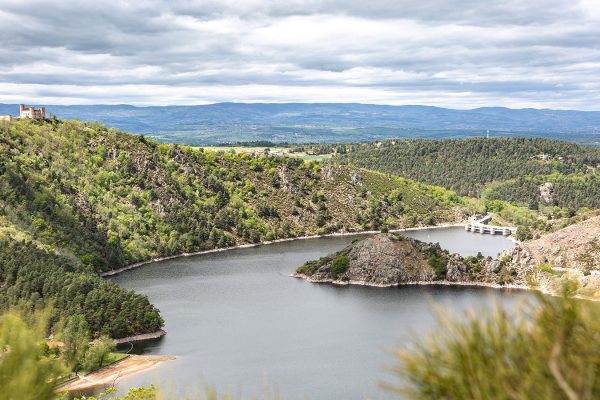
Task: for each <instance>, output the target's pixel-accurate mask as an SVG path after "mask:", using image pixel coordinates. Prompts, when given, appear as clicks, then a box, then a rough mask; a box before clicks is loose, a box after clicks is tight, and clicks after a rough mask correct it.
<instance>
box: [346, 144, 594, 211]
mask: <svg viewBox="0 0 600 400" xmlns="http://www.w3.org/2000/svg"><path fill="white" fill-rule="evenodd" d="M348 149H349V150H350V152H349V153H348V154H346V155H344V156H343V159H345V160H347V161H349V162H350V163H352V164H354V165H358V166H361V167H365V168H373V169H376V170H379V171H384V172H389V173H393V174H398V175H401V176H405V177H407V178H411V179H418V180H419V181H421V182H425V183H428V184H432V185H440V186H443V187H446V188H448V189H451V190H454V191H456V192H458V193H459V194H462V195H470V196H482V195H489V198H490V199H500V200H505V201H510V202H515V203H518V204H520V205H525V206H530V207H531V208H537V207H538V206H539V205H557V206H559V207H562V208H572V209H578V208H581V207H589V208H599V207H600V179H598V172H597V168H598V166H599V165H600V148H596V147H587V146H579V145H576V144H573V143H569V142H561V141H555V140H546V139H531V138H474V139H459V140H400V141H389V142H383V143H374V144H367V145H354V146H351V147H349V148H348ZM547 182H549V183H550V185H547V190H546V191H545V190H544V189H543V188H540V186H542V185H544V184H546V183H547ZM488 187H489V188H490V190H489V191H487V192H486V191H485V189H486V188H488ZM546 192H547V195H546Z"/></svg>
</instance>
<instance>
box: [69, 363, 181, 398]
mask: <svg viewBox="0 0 600 400" xmlns="http://www.w3.org/2000/svg"><path fill="white" fill-rule="evenodd" d="M174 359H175V357H173V356H141V355H130V356H129V357H127V358H124V359H123V360H121V361H117V362H116V363H113V364H110V365H108V366H106V367H104V368H101V369H99V370H98V371H96V372H92V373H91V374H88V375H85V376H80V377H79V379H77V380H75V381H71V382H68V383H66V384H65V385H63V386H61V387H59V388H58V391H59V392H62V391H67V392H77V391H79V390H81V391H84V390H89V389H93V388H98V387H103V386H106V387H110V386H114V385H115V384H116V383H118V381H119V380H120V379H121V378H123V377H125V376H128V375H133V374H136V373H138V372H141V371H144V370H147V369H150V368H152V367H155V366H156V365H158V364H160V363H161V362H164V361H169V360H174Z"/></svg>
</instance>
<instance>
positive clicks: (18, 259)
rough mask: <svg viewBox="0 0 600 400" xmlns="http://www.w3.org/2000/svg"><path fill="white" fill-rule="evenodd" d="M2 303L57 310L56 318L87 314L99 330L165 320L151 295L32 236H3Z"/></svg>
mask: <svg viewBox="0 0 600 400" xmlns="http://www.w3.org/2000/svg"><path fill="white" fill-rule="evenodd" d="M0 288H2V290H1V291H0V309H4V310H6V309H8V308H10V307H19V308H24V309H25V310H26V311H28V312H34V311H35V310H41V309H46V308H48V307H50V308H51V309H52V311H53V316H52V322H53V323H54V325H57V324H61V323H62V322H64V321H66V320H67V319H68V318H74V317H77V316H78V315H80V316H82V317H83V318H84V319H85V321H86V323H87V325H88V326H89V328H90V330H91V331H92V332H94V333H95V334H105V335H110V336H111V337H114V338H118V337H123V336H128V335H135V334H137V333H142V332H153V331H156V330H158V329H160V328H161V327H162V324H163V321H162V319H161V317H160V315H159V313H158V310H156V309H155V308H154V307H153V306H152V305H151V304H150V303H149V301H148V299H147V298H146V297H145V296H142V295H139V294H136V293H134V292H132V291H127V290H124V289H122V288H120V287H118V286H117V285H115V284H114V283H112V282H110V281H107V280H104V279H102V278H100V277H98V276H96V275H95V274H92V273H89V272H85V271H82V269H81V265H80V264H79V263H76V262H74V261H73V260H70V259H68V258H66V257H62V256H59V255H56V254H51V253H48V252H47V251H45V250H43V249H40V248H38V247H37V246H35V245H33V244H32V243H31V242H17V241H14V240H8V239H2V238H0Z"/></svg>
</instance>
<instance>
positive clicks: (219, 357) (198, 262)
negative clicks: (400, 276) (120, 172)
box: [114, 228, 531, 400]
mask: <svg viewBox="0 0 600 400" xmlns="http://www.w3.org/2000/svg"><path fill="white" fill-rule="evenodd" d="M410 235H411V236H416V237H418V238H419V239H430V240H433V241H436V242H440V243H441V244H442V246H443V247H447V248H450V249H451V250H453V251H461V252H463V254H465V255H468V254H476V253H477V252H478V251H482V253H484V254H485V255H495V254H496V253H498V252H499V251H501V250H502V249H503V248H507V247H510V246H512V243H511V242H509V241H508V240H506V239H505V238H502V237H499V236H495V237H493V236H489V235H479V234H473V233H468V232H465V231H464V230H463V229H462V228H458V229H455V228H448V229H443V230H442V229H440V230H436V231H419V232H412V233H410ZM353 239H355V237H345V238H342V237H337V238H321V239H311V240H302V241H295V242H287V243H279V244H274V245H269V246H263V247H258V248H251V249H239V250H233V251H228V252H224V253H215V254H210V255H204V256H198V257H191V258H181V259H176V260H171V261H167V262H162V263H156V264H151V265H147V266H145V267H143V268H140V269H137V270H133V271H130V272H127V273H124V274H122V275H119V276H117V277H115V278H114V281H115V282H116V283H118V284H119V285H121V286H123V287H126V288H130V289H134V290H136V291H137V292H140V293H144V294H147V295H148V297H149V298H150V301H152V302H153V303H154V304H156V305H157V306H158V307H159V308H160V310H161V311H162V315H163V317H164V318H165V320H166V327H165V329H166V330H167V332H168V334H167V335H166V336H165V337H164V338H162V339H160V340H157V341H155V342H153V343H149V344H147V345H146V347H145V348H144V352H145V353H148V354H169V355H175V356H177V357H178V359H177V360H176V361H171V362H167V363H164V364H162V365H161V366H159V367H157V368H155V369H153V370H150V371H148V372H144V373H142V374H139V375H136V376H133V377H130V378H126V379H124V380H122V381H121V382H120V384H119V387H120V389H121V390H125V389H126V388H127V387H130V386H139V385H147V384H150V383H153V382H154V383H158V384H159V386H161V387H169V388H171V389H169V391H170V392H174V391H175V392H176V391H180V390H182V389H184V388H188V389H190V390H191V391H194V390H196V391H197V390H198V389H200V388H202V387H203V386H204V385H206V384H211V385H215V386H216V387H217V388H219V390H220V391H229V392H230V393H233V394H234V395H235V396H237V397H236V398H243V399H246V398H250V397H251V396H252V395H257V396H262V393H263V386H264V382H265V377H268V381H269V383H270V384H271V387H275V388H277V389H278V391H279V392H280V393H281V394H282V396H283V398H285V399H292V400H294V399H305V398H309V399H362V398H366V397H369V398H387V397H385V395H384V394H382V393H383V392H382V390H381V389H380V387H379V384H378V383H379V382H381V381H392V382H393V381H394V379H396V378H395V377H394V376H392V375H390V374H389V373H388V372H386V370H385V366H386V365H390V364H391V363H393V362H394V358H393V356H392V355H391V354H390V351H391V350H392V349H394V348H398V347H401V346H403V345H404V344H405V343H406V340H407V339H409V338H410V337H411V332H413V334H416V335H418V336H422V335H424V334H425V333H426V332H428V331H429V330H430V329H431V328H432V327H434V326H435V312H434V311H433V309H432V306H433V305H436V307H439V308H440V309H441V310H443V312H444V314H446V315H448V314H453V315H457V316H460V315H463V314H464V312H465V311H467V310H477V311H478V312H480V313H486V312H489V310H491V306H492V305H493V304H494V303H495V302H500V303H502V304H503V305H505V306H507V307H508V308H513V307H514V306H515V305H516V304H518V303H520V302H522V301H523V300H525V299H527V298H530V297H531V294H530V293H527V292H522V291H505V290H494V289H485V288H475V287H448V286H405V287H399V288H372V287H359V286H351V287H347V286H346V287H340V286H332V285H326V284H311V283H308V282H305V281H302V280H298V279H294V278H291V277H289V274H290V273H292V272H293V271H294V269H295V268H296V267H298V266H299V265H300V264H302V263H303V262H305V261H306V260H310V259H314V258H317V257H320V256H323V255H325V254H328V253H331V252H333V251H336V250H339V249H341V248H343V247H344V246H345V245H346V244H348V243H349V242H351V241H352V240H353ZM172 388H177V389H172Z"/></svg>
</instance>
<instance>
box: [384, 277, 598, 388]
mask: <svg viewBox="0 0 600 400" xmlns="http://www.w3.org/2000/svg"><path fill="white" fill-rule="evenodd" d="M574 291H575V288H574V285H572V284H570V283H569V284H567V285H566V287H565V289H564V292H563V297H562V298H555V297H549V296H542V295H539V296H538V297H537V301H536V302H532V303H530V304H529V306H528V308H527V309H525V310H521V311H520V312H517V315H515V314H514V313H507V312H506V311H504V310H503V309H501V308H499V307H498V308H497V309H496V312H495V313H493V314H492V315H489V316H486V314H473V315H472V316H471V317H469V318H468V320H467V321H465V320H464V318H461V319H459V320H454V321H450V322H441V323H440V327H438V328H437V329H435V330H434V331H433V333H432V336H430V337H428V338H426V339H423V338H418V339H415V341H414V343H411V344H410V345H408V346H403V349H402V350H400V351H398V353H397V354H398V364H397V365H396V366H395V367H394V368H393V371H394V372H395V373H396V375H397V377H398V384H395V385H394V384H392V385H387V388H388V389H389V390H391V391H393V392H395V393H397V394H400V395H402V396H403V398H408V399H448V400H453V399H594V398H600V386H599V385H598V379H600V318H599V315H598V309H597V308H595V307H589V304H585V303H583V302H581V301H577V300H575V299H573V298H572V295H573V293H574ZM440 318H442V317H440ZM446 321H447V320H446Z"/></svg>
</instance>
